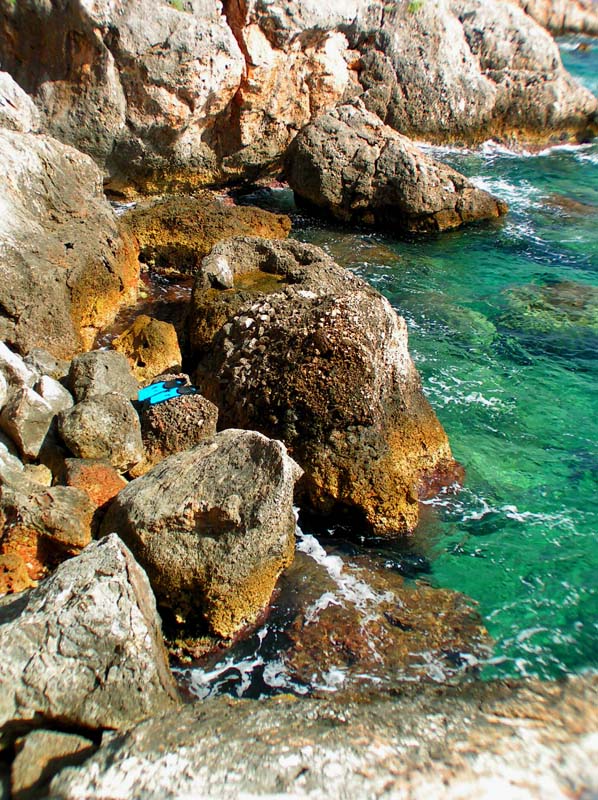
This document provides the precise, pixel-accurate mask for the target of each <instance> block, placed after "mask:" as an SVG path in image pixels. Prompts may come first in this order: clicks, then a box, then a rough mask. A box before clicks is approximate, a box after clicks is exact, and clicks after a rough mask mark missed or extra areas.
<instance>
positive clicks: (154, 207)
mask: <svg viewBox="0 0 598 800" xmlns="http://www.w3.org/2000/svg"><path fill="white" fill-rule="evenodd" d="M125 223H126V225H127V226H128V227H129V229H130V230H131V232H132V233H133V235H134V236H135V238H136V239H137V241H138V242H139V250H140V258H141V259H142V260H143V261H145V262H146V263H148V264H150V265H151V267H152V270H154V271H157V272H160V273H165V274H168V275H173V274H174V275H186V276H189V275H193V274H195V272H196V271H197V269H198V268H199V265H200V264H201V260H202V258H203V257H204V256H205V255H207V254H208V253H209V252H210V250H211V249H212V247H213V246H214V245H215V244H216V243H217V242H219V241H221V240H222V239H228V238H229V237H230V236H243V235H255V236H264V237H266V238H272V239H284V238H286V236H287V235H288V233H289V231H290V229H291V221H290V219H289V218H288V217H287V216H286V215H285V214H272V213H270V212H269V211H263V210H262V209H260V208H254V207H252V206H232V205H225V204H224V203H223V202H222V201H220V200H218V199H217V198H215V197H214V196H213V195H212V194H210V193H208V192H201V193H198V194H197V195H195V196H193V197H185V196H183V197H165V198H161V199H160V200H158V201H155V202H152V203H149V204H143V205H139V206H137V208H135V209H134V210H133V211H132V212H131V213H130V214H128V215H127V217H126V218H125Z"/></svg>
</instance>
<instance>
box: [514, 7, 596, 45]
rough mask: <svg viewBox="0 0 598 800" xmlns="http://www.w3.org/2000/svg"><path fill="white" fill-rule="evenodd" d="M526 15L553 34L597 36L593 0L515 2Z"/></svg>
mask: <svg viewBox="0 0 598 800" xmlns="http://www.w3.org/2000/svg"><path fill="white" fill-rule="evenodd" d="M515 2H516V3H517V4H518V5H520V6H521V8H523V10H524V11H525V13H526V14H529V16H530V17H532V18H533V19H535V20H536V22H537V23H539V24H540V25H543V26H544V27H545V28H548V30H549V31H551V32H552V33H553V34H555V36H556V35H561V34H563V33H587V34H590V35H591V36H598V5H597V4H596V2H595V0H515Z"/></svg>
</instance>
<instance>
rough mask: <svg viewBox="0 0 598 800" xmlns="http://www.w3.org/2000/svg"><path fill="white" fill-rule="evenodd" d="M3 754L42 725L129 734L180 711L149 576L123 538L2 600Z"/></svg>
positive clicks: (0, 709) (0, 682)
mask: <svg viewBox="0 0 598 800" xmlns="http://www.w3.org/2000/svg"><path fill="white" fill-rule="evenodd" d="M0 648H1V651H2V660H1V662H0V749H3V747H4V746H6V745H7V744H8V743H10V742H11V741H12V740H13V739H14V738H15V736H16V735H17V734H18V732H19V730H26V729H28V728H29V727H39V725H40V723H41V722H42V721H48V722H54V723H55V724H58V725H60V726H61V727H62V728H63V729H64V727H65V726H68V727H72V728H78V729H87V730H97V729H103V728H126V727H130V726H131V725H132V724H133V723H135V722H138V721H139V720H141V719H144V718H145V717H148V716H150V715H151V714H158V713H160V712H163V711H168V710H170V709H173V708H174V707H176V705H177V696H176V690H175V688H174V684H173V680H172V676H171V674H170V671H169V669H168V663H167V659H166V652H165V649H164V645H163V642H162V634H161V630H160V620H159V617H158V615H157V613H156V607H155V601H154V597H153V595H152V592H151V589H150V586H149V583H148V581H147V577H146V576H145V574H144V572H143V570H142V569H140V567H139V566H138V564H137V563H136V562H135V560H134V558H133V557H132V555H131V553H130V552H129V550H128V549H127V548H126V547H125V545H124V544H123V543H122V542H121V540H120V539H119V538H118V536H109V537H107V538H105V539H103V540H102V541H99V542H94V543H92V544H90V545H89V547H87V548H86V549H85V551H84V552H83V553H82V554H81V555H80V556H78V557H77V558H74V559H71V560H70V561H67V562H66V563H64V564H62V565H61V566H60V567H59V568H58V569H57V570H56V572H55V573H54V574H53V575H52V576H51V577H50V578H48V579H47V580H45V581H44V582H43V583H42V584H40V586H38V587H37V588H36V589H32V590H30V591H29V592H27V593H25V594H20V595H16V596H9V597H6V598H5V599H3V600H0Z"/></svg>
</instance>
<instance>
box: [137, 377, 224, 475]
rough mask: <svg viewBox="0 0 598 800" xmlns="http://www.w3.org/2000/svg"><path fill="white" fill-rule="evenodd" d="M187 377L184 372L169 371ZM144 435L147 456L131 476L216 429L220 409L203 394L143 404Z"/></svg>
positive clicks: (184, 448) (142, 433) (205, 436)
mask: <svg viewBox="0 0 598 800" xmlns="http://www.w3.org/2000/svg"><path fill="white" fill-rule="evenodd" d="M165 377H166V379H168V378H171V377H184V378H186V379H187V380H188V378H187V376H182V375H174V376H171V375H167V376H165ZM139 417H140V420H141V438H142V439H143V448H144V458H143V461H140V462H139V464H136V465H135V467H133V469H132V470H131V473H130V474H131V476H132V477H135V478H136V477H139V476H140V475H143V474H144V473H146V472H147V471H148V470H149V469H150V468H151V467H153V466H155V465H156V464H159V463H160V461H162V460H163V459H164V458H166V457H167V456H170V455H173V454H174V453H181V452H183V451H184V450H190V449H191V448H192V447H195V445H196V444H199V442H200V441H201V440H202V439H207V438H208V437H209V436H213V435H214V434H215V433H216V423H217V421H218V409H217V408H216V406H215V405H214V404H213V403H210V401H209V400H206V398H205V397H202V396H201V395H200V394H189V395H182V396H181V397H173V398H172V399H171V400H168V401H167V402H165V403H156V404H155V405H147V406H144V407H142V408H141V410H140V412H139Z"/></svg>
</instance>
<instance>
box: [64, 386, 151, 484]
mask: <svg viewBox="0 0 598 800" xmlns="http://www.w3.org/2000/svg"><path fill="white" fill-rule="evenodd" d="M58 430H59V432H60V435H61V436H62V439H63V441H64V443H65V444H66V446H67V447H68V449H69V450H70V451H71V453H72V454H73V455H74V456H76V457H77V458H94V459H98V458H99V459H105V460H107V461H108V462H109V463H110V464H112V466H113V467H115V468H116V469H117V470H119V471H120V472H126V471H127V470H128V469H130V468H131V467H132V466H134V465H135V464H137V462H139V461H141V459H142V458H143V442H142V440H141V426H140V424H139V417H138V416H137V413H136V412H135V409H134V408H133V406H132V405H131V403H130V402H129V401H128V400H127V399H126V398H125V397H123V396H122V395H121V394H116V393H115V392H112V393H110V394H102V395H96V396H92V397H88V399H87V400H83V401H81V402H80V403H77V404H76V405H75V406H74V407H73V408H72V409H70V410H68V411H63V412H62V413H61V414H60V415H59V417H58Z"/></svg>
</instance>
